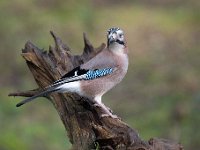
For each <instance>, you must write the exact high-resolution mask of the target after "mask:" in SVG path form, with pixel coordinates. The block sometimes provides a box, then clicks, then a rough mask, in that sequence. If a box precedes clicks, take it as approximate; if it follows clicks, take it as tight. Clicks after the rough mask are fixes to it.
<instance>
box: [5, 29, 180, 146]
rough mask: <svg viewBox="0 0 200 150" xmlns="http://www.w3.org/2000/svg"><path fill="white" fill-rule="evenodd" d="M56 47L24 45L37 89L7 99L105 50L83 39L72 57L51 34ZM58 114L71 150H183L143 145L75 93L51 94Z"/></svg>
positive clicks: (151, 142) (44, 83) (158, 142)
mask: <svg viewBox="0 0 200 150" xmlns="http://www.w3.org/2000/svg"><path fill="white" fill-rule="evenodd" d="M51 35H52V36H53V38H54V41H55V46H54V47H52V46H50V47H49V51H44V50H41V49H39V48H38V47H36V46H35V45H33V44H32V43H31V42H27V43H26V44H25V48H24V49H23V50H22V54H21V55H22V57H23V58H24V59H25V60H26V63H27V65H28V67H29V69H30V71H31V72H32V74H33V77H34V79H35V81H36V82H37V84H38V86H39V88H38V89H34V90H30V91H26V92H15V93H10V94H9V96H26V97H30V96H33V95H34V94H36V93H37V92H39V91H40V90H41V89H43V88H44V87H46V86H48V85H49V84H51V83H52V82H54V81H55V80H57V79H59V78H60V77H61V76H62V75H64V74H65V73H67V72H69V71H70V70H72V69H73V68H75V67H77V66H79V65H81V64H82V63H84V62H86V61H88V60H89V59H91V58H92V57H94V56H95V55H96V54H97V53H98V52H100V51H101V50H103V49H104V47H105V44H101V46H100V47H98V48H94V47H93V46H92V44H91V43H90V42H89V40H88V39H87V38H86V35H85V34H83V38H84V45H85V47H84V49H83V53H82V55H72V54H71V51H70V48H69V47H68V46H67V45H65V44H63V43H62V41H61V39H60V38H59V37H57V36H56V35H55V34H54V33H53V32H51ZM47 98H48V99H50V101H51V102H52V103H53V106H54V107H55V109H56V110H57V112H58V114H59V116H60V119H61V120H62V122H63V124H64V126H65V129H66V131H67V133H68V134H67V135H68V138H69V140H70V142H71V143H72V149H73V150H90V149H99V150H182V149H183V148H182V146H181V145H180V144H177V143H174V142H171V141H167V140H164V139H158V138H152V139H150V140H149V141H148V142H145V141H143V140H142V139H141V138H140V137H139V135H138V133H137V132H136V131H135V130H134V129H132V128H131V127H129V126H128V125H127V124H126V123H124V122H122V121H121V119H119V118H118V119H113V118H110V117H103V118H102V117H101V114H102V110H101V108H99V107H94V105H93V104H92V102H91V101H89V100H88V99H87V98H85V97H81V96H79V95H77V94H74V93H65V94H58V93H52V94H50V95H49V96H48V97H47Z"/></svg>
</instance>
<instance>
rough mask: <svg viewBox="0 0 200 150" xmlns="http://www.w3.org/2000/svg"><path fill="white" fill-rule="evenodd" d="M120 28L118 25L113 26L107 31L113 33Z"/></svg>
mask: <svg viewBox="0 0 200 150" xmlns="http://www.w3.org/2000/svg"><path fill="white" fill-rule="evenodd" d="M118 30H121V29H120V28H117V27H113V28H110V29H108V31H107V33H108V34H110V33H112V32H116V31H118Z"/></svg>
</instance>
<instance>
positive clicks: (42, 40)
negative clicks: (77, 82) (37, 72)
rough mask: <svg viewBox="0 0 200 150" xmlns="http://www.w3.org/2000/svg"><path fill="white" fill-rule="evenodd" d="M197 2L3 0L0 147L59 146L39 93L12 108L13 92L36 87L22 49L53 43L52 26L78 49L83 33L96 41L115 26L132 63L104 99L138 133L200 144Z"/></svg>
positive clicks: (54, 121) (62, 136) (61, 134)
mask: <svg viewBox="0 0 200 150" xmlns="http://www.w3.org/2000/svg"><path fill="white" fill-rule="evenodd" d="M199 10H200V2H199V1H198V0H190V1H187V0H165V1H162V0H151V1H149V0H143V1H141V0H136V1H134V0H123V1H120V0H110V1H107V0H93V1H92V0H77V1H74V0H66V1H64V0H32V1H27V0H9V1H8V0H1V1H0V56H1V57H0V62H1V63H0V77H1V78H0V88H1V89H0V150H27V149H29V150H35V149H37V150H43V149H48V150H54V149H59V150H65V149H68V148H69V147H70V143H69V141H68V139H67V138H66V135H67V134H66V132H65V129H64V126H63V125H62V123H61V121H60V119H59V116H58V114H57V112H56V111H55V109H54V108H53V105H52V104H51V103H49V101H47V100H45V99H44V98H39V99H38V100H37V101H35V102H33V103H31V104H27V105H25V106H23V107H21V108H16V107H15V104H16V103H17V102H18V101H20V100H22V99H23V98H21V97H15V98H13V97H8V96H7V95H8V93H9V92H12V91H24V90H29V89H34V88H36V87H37V85H36V84H35V82H34V80H33V77H32V75H31V73H30V71H29V70H28V67H27V66H26V64H25V62H24V60H23V58H22V57H21V56H20V53H21V49H22V48H23V47H24V44H25V42H26V41H28V40H30V41H32V42H33V43H35V44H36V45H37V46H38V47H40V48H43V49H48V46H49V45H53V40H52V38H51V36H50V34H49V31H50V30H53V31H54V32H55V33H57V35H59V36H60V37H61V38H62V39H63V41H64V42H65V43H68V44H69V45H70V47H71V48H72V49H73V53H74V54H81V52H82V49H83V40H82V33H83V32H86V33H87V35H88V37H89V39H90V41H91V42H92V43H93V44H94V46H95V47H97V46H99V45H100V44H101V43H102V42H106V30H107V29H108V28H110V27H113V26H114V27H121V28H122V29H123V30H124V32H125V35H126V38H127V42H128V46H129V55H130V66H129V71H128V74H127V76H126V78H125V79H124V80H123V82H122V83H121V84H120V85H118V86H117V87H116V88H115V89H113V90H112V91H110V92H109V93H108V94H106V95H105V96H104V97H103V101H104V102H105V103H106V104H107V105H108V106H109V107H111V108H112V109H113V110H114V112H115V113H116V114H118V115H119V116H120V117H121V118H123V120H124V121H125V122H127V123H128V124H129V125H130V126H131V127H133V128H135V129H136V130H137V131H138V132H139V133H140V136H141V137H142V138H143V139H145V140H148V139H149V138H151V137H162V138H167V139H172V140H175V141H178V142H181V143H182V144H183V145H184V147H185V149H188V150H192V149H199V147H200V141H199V139H200V13H199V12H200V11H199Z"/></svg>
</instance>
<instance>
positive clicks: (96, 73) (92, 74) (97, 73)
mask: <svg viewBox="0 0 200 150" xmlns="http://www.w3.org/2000/svg"><path fill="white" fill-rule="evenodd" d="M112 72H113V68H105V69H98V70H97V69H96V70H89V71H88V72H87V73H86V78H85V79H86V80H92V79H96V78H99V77H102V76H105V75H108V74H111V73H112Z"/></svg>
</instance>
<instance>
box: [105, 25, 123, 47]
mask: <svg viewBox="0 0 200 150" xmlns="http://www.w3.org/2000/svg"><path fill="white" fill-rule="evenodd" d="M107 38H108V43H107V44H108V46H110V45H111V44H120V45H123V46H125V38H124V32H123V31H122V30H121V29H120V28H110V29H109V30H108V34H107Z"/></svg>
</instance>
